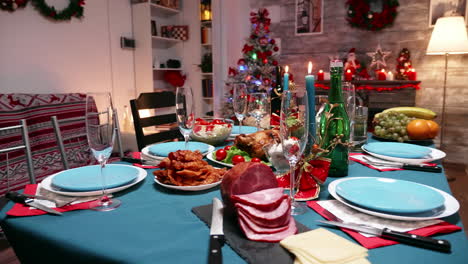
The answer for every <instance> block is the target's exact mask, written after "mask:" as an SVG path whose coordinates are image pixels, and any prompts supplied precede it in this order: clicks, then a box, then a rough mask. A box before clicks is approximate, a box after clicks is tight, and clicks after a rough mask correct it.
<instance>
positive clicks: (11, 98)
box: [0, 93, 92, 195]
mask: <svg viewBox="0 0 468 264" xmlns="http://www.w3.org/2000/svg"><path fill="white" fill-rule="evenodd" d="M85 99H86V95H85V94H81V93H68V94H0V127H6V126H11V125H17V124H18V122H19V120H20V119H23V118H24V119H26V121H27V125H28V129H29V138H30V144H31V150H32V158H33V164H34V173H35V177H36V181H37V182H40V181H41V180H42V179H44V178H45V177H46V176H48V175H51V174H53V173H55V172H57V171H60V170H63V165H62V160H61V156H60V152H59V149H58V147H57V141H56V138H55V134H54V130H53V127H52V123H51V117H52V116H54V115H55V116H57V118H58V119H65V118H73V117H81V116H84V115H85ZM61 132H62V135H63V136H64V137H65V138H66V137H68V136H70V135H77V134H82V133H85V132H86V125H85V122H84V120H81V121H76V122H71V123H67V124H66V125H65V126H62V127H61ZM21 140H22V138H21V134H20V131H18V132H14V133H2V132H0V149H3V148H8V147H9V146H12V145H15V144H17V142H18V141H21ZM65 143H66V144H65V149H66V153H67V156H68V162H69V165H70V168H74V167H79V166H84V165H88V164H89V163H90V162H91V161H92V158H91V156H90V152H89V149H88V144H87V140H86V137H85V136H83V137H78V138H74V139H72V140H71V141H70V142H65ZM8 163H9V166H8V170H9V184H10V189H11V190H18V189H21V188H23V187H24V185H25V184H27V183H28V182H29V180H28V170H27V164H26V159H25V154H24V151H23V150H20V151H13V152H9V153H8ZM6 165H7V159H6V154H0V195H2V194H3V193H5V192H6V190H7V171H6V169H7V166H6Z"/></svg>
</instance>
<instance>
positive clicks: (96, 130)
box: [86, 93, 121, 211]
mask: <svg viewBox="0 0 468 264" xmlns="http://www.w3.org/2000/svg"><path fill="white" fill-rule="evenodd" d="M114 115H115V110H114V107H113V105H112V98H111V95H110V93H88V94H87V95H86V134H87V137H88V144H89V147H90V149H91V153H92V154H93V156H94V158H96V160H97V161H98V162H99V164H100V170H99V174H100V175H99V176H100V178H101V181H102V187H101V188H102V197H101V198H99V200H97V201H96V202H95V203H92V204H91V206H90V209H92V210H96V211H111V210H114V209H115V208H117V207H119V206H120V204H121V202H120V200H118V199H111V198H110V197H109V196H107V194H106V177H105V175H104V168H105V166H106V162H107V160H108V159H109V157H110V155H111V154H112V148H113V145H114V138H115V127H116V125H115V117H114Z"/></svg>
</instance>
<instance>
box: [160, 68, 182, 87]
mask: <svg viewBox="0 0 468 264" xmlns="http://www.w3.org/2000/svg"><path fill="white" fill-rule="evenodd" d="M186 77H187V76H186V75H182V74H181V73H180V71H166V72H164V80H165V81H166V82H168V83H169V84H171V85H172V86H174V87H181V86H184V83H185V79H186Z"/></svg>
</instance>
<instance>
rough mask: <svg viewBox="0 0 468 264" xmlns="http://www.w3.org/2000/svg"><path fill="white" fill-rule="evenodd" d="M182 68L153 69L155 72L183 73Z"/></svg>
mask: <svg viewBox="0 0 468 264" xmlns="http://www.w3.org/2000/svg"><path fill="white" fill-rule="evenodd" d="M181 70H182V68H153V71H181Z"/></svg>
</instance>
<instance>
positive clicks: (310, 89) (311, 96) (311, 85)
mask: <svg viewBox="0 0 468 264" xmlns="http://www.w3.org/2000/svg"><path fill="white" fill-rule="evenodd" d="M307 72H308V74H307V75H306V77H305V81H306V89H307V96H308V97H307V99H308V100H307V101H308V103H309V131H310V133H311V134H312V136H314V138H316V136H317V135H316V134H317V130H316V125H315V76H314V75H312V62H310V61H309V67H308V71H307Z"/></svg>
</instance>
